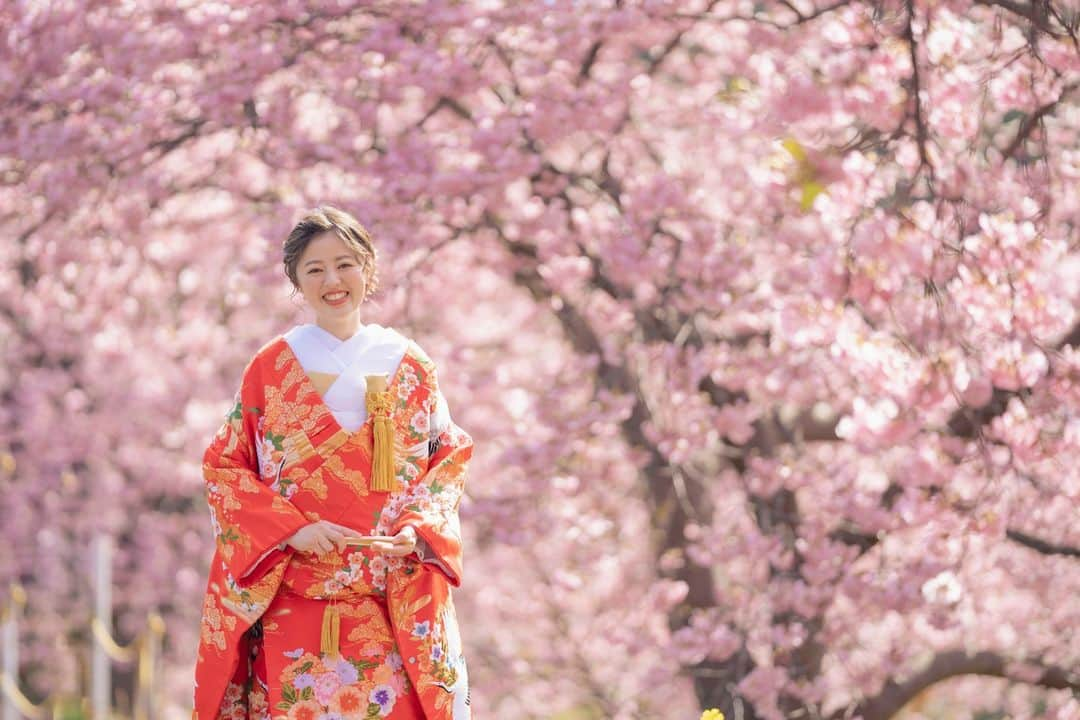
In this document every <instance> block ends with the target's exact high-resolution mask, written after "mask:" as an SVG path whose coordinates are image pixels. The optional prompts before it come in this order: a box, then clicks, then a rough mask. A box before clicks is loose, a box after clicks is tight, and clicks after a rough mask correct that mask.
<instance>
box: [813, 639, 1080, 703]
mask: <svg viewBox="0 0 1080 720" xmlns="http://www.w3.org/2000/svg"><path fill="white" fill-rule="evenodd" d="M1020 662H1021V661H1019V660H1011V659H1008V658H1005V657H1002V656H1001V655H998V654H997V653H993V652H980V653H975V654H973V655H972V654H968V653H966V652H964V651H963V650H950V651H945V652H941V653H938V654H937V655H935V656H934V659H933V660H931V661H930V664H929V665H927V666H926V667H925V668H923V669H922V670H921V671H919V672H918V673H916V674H915V675H913V676H912V677H910V678H908V679H907V680H906V681H904V682H901V683H896V682H893V681H889V682H887V683H886V684H885V686H884V687H883V688H882V689H881V692H879V693H878V694H877V696H876V697H873V698H871V699H869V700H866V701H865V702H862V703H860V704H859V705H858V706H857V707H856V708H855V709H854V710H851V709H850V708H845V709H843V710H838V711H837V712H835V713H833V715H832V716H831V718H830V720H840V719H841V718H848V717H852V716H855V715H858V716H861V717H862V718H863V719H864V720H888V718H891V717H893V716H894V715H896V713H898V712H900V710H901V708H903V707H904V705H906V704H907V703H908V702H910V701H911V700H912V699H913V698H914V697H915V696H916V695H918V694H919V693H920V692H922V691H923V690H925V689H926V688H928V687H930V686H931V685H934V684H935V683H939V682H941V681H942V680H947V679H949V678H952V677H958V676H960V675H988V676H991V677H1000V678H1008V679H1011V680H1014V681H1015V682H1021V683H1026V684H1030V685H1038V686H1041V687H1045V688H1048V689H1053V690H1068V689H1071V690H1073V691H1074V692H1080V675H1078V674H1077V673H1076V672H1075V671H1067V670H1065V669H1064V668H1060V667H1057V666H1053V665H1045V664H1043V663H1041V662H1038V661H1036V662H1034V663H1028V664H1033V665H1035V666H1037V667H1038V668H1039V669H1040V670H1041V672H1040V674H1039V676H1038V677H1037V678H1035V679H1031V677H1029V676H1027V675H1026V674H1024V675H1023V676H1021V675H1020V674H1019V673H1017V672H1016V671H1015V670H1013V669H1012V668H1011V667H1010V666H1011V665H1012V664H1014V663H1020Z"/></svg>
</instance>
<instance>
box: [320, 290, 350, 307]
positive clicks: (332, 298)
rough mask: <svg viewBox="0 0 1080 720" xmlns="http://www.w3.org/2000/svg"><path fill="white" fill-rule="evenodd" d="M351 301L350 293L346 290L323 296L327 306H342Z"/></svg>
mask: <svg viewBox="0 0 1080 720" xmlns="http://www.w3.org/2000/svg"><path fill="white" fill-rule="evenodd" d="M348 299H349V293H348V292H346V291H345V290H339V291H338V292H332V293H327V294H326V295H323V300H324V301H325V302H326V304H327V305H342V304H344V303H345V301H346V300H348Z"/></svg>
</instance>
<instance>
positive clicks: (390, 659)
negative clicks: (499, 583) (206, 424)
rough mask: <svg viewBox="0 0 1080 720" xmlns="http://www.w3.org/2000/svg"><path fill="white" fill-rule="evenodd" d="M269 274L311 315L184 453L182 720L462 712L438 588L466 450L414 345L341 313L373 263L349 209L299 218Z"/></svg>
mask: <svg viewBox="0 0 1080 720" xmlns="http://www.w3.org/2000/svg"><path fill="white" fill-rule="evenodd" d="M284 263H285V271H286V274H287V275H288V277H289V279H290V280H291V281H292V283H293V286H294V287H295V288H296V289H297V290H298V291H299V292H300V293H301V295H302V296H303V298H304V300H305V302H306V303H307V305H308V306H309V307H310V308H311V309H312V310H313V311H314V313H315V322H314V323H313V324H305V325H300V326H298V327H295V328H293V329H291V330H290V331H288V332H287V333H285V334H284V335H282V336H279V337H277V338H275V339H274V340H272V341H271V342H269V343H268V344H267V345H265V346H264V347H263V348H262V349H261V350H259V352H258V353H257V354H256V356H255V358H254V359H253V360H252V361H251V362H250V363H249V364H248V367H247V368H246V369H245V371H244V376H243V379H242V382H241V387H240V390H239V392H238V393H237V396H236V399H235V402H234V404H233V407H232V409H231V411H230V412H229V413H228V414H227V416H226V418H225V422H224V424H223V425H222V427H221V429H220V430H219V431H218V433H217V435H216V436H215V438H214V440H213V442H212V443H211V444H210V447H209V448H208V449H207V451H206V454H205V456H204V459H203V474H204V477H205V479H206V486H207V495H208V499H209V504H210V516H211V522H212V525H213V528H214V531H215V533H216V535H217V550H216V553H215V557H214V561H213V562H212V564H211V570H210V579H209V583H208V587H207V593H206V597H205V600H204V605H203V622H202V639H201V643H200V646H199V656H198V661H197V666H196V671H195V675H196V688H195V713H194V718H195V720H219V719H220V718H232V717H245V718H260V719H262V720H269V719H270V718H274V719H275V720H276V719H277V718H289V719H294V718H307V717H310V718H319V717H331V716H332V717H342V718H352V717H365V718H373V717H378V718H392V719H394V720H413V719H420V718H446V719H447V720H460V719H461V718H467V717H469V689H468V674H467V672H466V668H465V658H464V655H463V652H462V646H461V635H460V633H459V631H458V626H457V618H456V614H455V610H454V605H453V601H452V598H451V592H450V588H451V586H454V587H457V586H460V584H461V571H462V564H461V563H462V554H461V535H460V529H459V522H458V515H457V511H458V504H459V502H460V499H461V494H462V491H463V488H464V482H465V471H466V465H467V462H468V460H469V458H470V457H471V455H472V440H471V438H470V437H469V435H468V434H467V433H465V432H464V431H463V430H461V428H459V427H458V426H457V425H455V424H454V423H453V421H452V419H451V417H450V412H449V410H448V408H447V405H446V401H445V399H444V398H443V395H442V393H441V392H440V390H439V386H438V382H437V378H436V371H435V366H434V364H433V363H432V362H431V360H430V359H429V358H428V357H427V355H425V354H424V352H423V350H421V349H420V348H419V346H418V345H417V344H416V343H415V342H412V341H411V340H408V339H407V338H405V337H403V336H402V335H401V334H399V333H398V332H396V331H394V330H392V329H389V328H384V327H382V326H380V325H377V324H362V323H361V322H360V308H361V305H362V304H363V302H364V300H365V299H366V298H367V297H368V295H369V294H370V293H371V292H372V291H373V290H374V289H375V287H376V286H377V275H376V252H375V247H374V244H373V243H372V241H371V237H370V235H369V234H368V232H367V231H366V230H365V229H364V228H363V227H362V226H361V225H360V223H358V222H357V221H356V220H355V218H353V217H352V216H350V215H349V214H348V213H345V212H343V211H341V210H337V209H336V208H330V207H322V208H318V209H317V210H314V211H312V212H310V213H308V214H307V215H306V216H305V217H304V218H303V219H302V220H301V221H300V222H299V223H298V224H297V225H296V227H295V228H294V229H293V231H292V232H291V233H290V235H289V237H288V239H287V240H286V241H285V244H284Z"/></svg>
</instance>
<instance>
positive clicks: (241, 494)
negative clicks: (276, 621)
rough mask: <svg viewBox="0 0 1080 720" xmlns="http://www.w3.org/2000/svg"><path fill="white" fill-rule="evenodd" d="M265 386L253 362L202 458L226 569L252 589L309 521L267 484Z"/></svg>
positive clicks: (239, 581) (241, 583)
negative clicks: (261, 435) (261, 456)
mask: <svg viewBox="0 0 1080 720" xmlns="http://www.w3.org/2000/svg"><path fill="white" fill-rule="evenodd" d="M262 404H263V391H262V383H261V381H260V378H259V373H258V371H257V368H256V365H255V363H254V362H253V363H252V364H250V365H248V367H247V369H246V370H245V371H244V378H243V381H242V383H241V387H240V390H239V391H238V392H237V394H236V398H235V401H234V403H233V407H232V410H231V411H230V412H229V414H228V415H227V416H226V417H225V422H224V423H223V424H222V426H221V428H220V429H219V430H218V432H217V434H216V435H215V436H214V438H213V440H212V441H211V442H210V446H209V447H208V448H207V449H206V452H205V453H204V455H203V478H204V480H205V481H206V495H207V501H208V503H209V505H210V522H211V524H212V526H213V529H214V534H215V536H216V540H217V547H218V554H219V556H220V557H221V559H222V561H223V563H224V565H225V569H226V570H227V571H228V573H229V574H230V575H231V576H232V577H233V578H235V579H236V581H237V582H238V583H239V584H240V585H241V586H247V585H250V584H251V583H253V582H255V581H256V580H258V579H259V577H260V576H261V575H263V574H265V572H266V571H267V570H269V569H270V568H271V567H273V566H274V565H275V564H276V563H277V561H279V560H282V559H284V558H286V557H287V556H288V554H290V553H291V552H292V549H291V548H289V549H286V550H282V549H280V548H279V547H278V543H280V542H282V541H284V540H287V539H288V538H289V537H291V536H292V534H293V533H295V532H296V531H297V530H299V529H300V528H302V527H304V526H305V525H307V524H308V523H309V520H308V519H307V518H306V517H304V515H303V514H302V513H301V512H300V511H299V510H298V509H297V508H296V507H295V506H294V505H293V504H292V503H290V502H289V501H288V500H286V499H285V498H283V497H282V496H281V495H279V494H278V493H277V492H275V491H273V490H271V489H270V488H269V487H268V486H267V485H266V484H265V483H264V482H262V480H261V478H260V476H259V472H258V467H259V462H258V453H257V451H256V443H257V442H258V441H259V440H258V435H257V428H258V426H259V415H260V414H261V413H262V410H263V407H262Z"/></svg>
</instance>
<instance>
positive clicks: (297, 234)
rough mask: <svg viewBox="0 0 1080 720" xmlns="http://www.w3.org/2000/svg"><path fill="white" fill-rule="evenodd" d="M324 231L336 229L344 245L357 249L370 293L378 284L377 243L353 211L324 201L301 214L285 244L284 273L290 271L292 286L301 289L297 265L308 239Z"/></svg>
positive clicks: (355, 250) (367, 289)
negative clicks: (349, 211)
mask: <svg viewBox="0 0 1080 720" xmlns="http://www.w3.org/2000/svg"><path fill="white" fill-rule="evenodd" d="M324 232H333V233H336V234H337V236H338V237H339V238H341V239H342V241H344V243H345V245H346V246H347V247H348V248H349V249H350V250H352V251H353V252H355V253H356V255H357V258H358V260H359V261H360V264H361V265H362V266H363V268H364V280H365V286H366V292H367V294H371V293H372V292H374V291H375V289H376V288H378V286H379V275H378V270H377V268H376V267H375V261H376V259H377V253H376V252H375V244H374V243H372V242H371V233H369V232H368V231H367V229H365V228H364V226H363V225H361V224H360V222H359V221H358V220H357V219H356V218H354V217H353V216H352V215H350V214H349V213H347V212H345V211H344V210H339V209H338V208H336V207H331V206H330V205H321V206H319V207H317V208H315V209H314V210H310V211H308V212H307V213H306V214H305V215H304V217H302V218H300V222H298V223H296V227H294V228H293V229H292V232H290V233H289V237H288V238H287V239H286V240H285V242H284V243H283V244H282V250H283V254H284V258H283V262H284V263H285V274H286V275H288V277H289V281H290V282H291V283H292V284H293V287H294V288H296V289H298V290H299V289H300V282H299V281H298V280H297V277H296V266H297V265H298V264H299V263H300V256H301V255H303V254H304V250H306V249H307V246H308V243H310V242H311V241H312V240H313V239H315V237H316V236H318V235H321V234H322V233H324Z"/></svg>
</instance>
